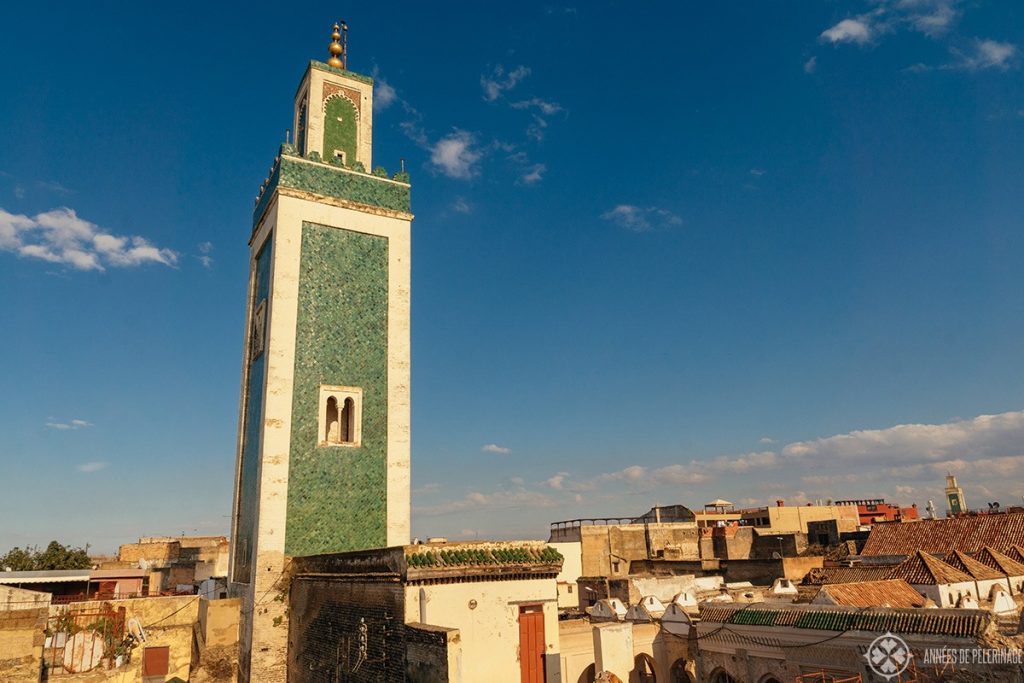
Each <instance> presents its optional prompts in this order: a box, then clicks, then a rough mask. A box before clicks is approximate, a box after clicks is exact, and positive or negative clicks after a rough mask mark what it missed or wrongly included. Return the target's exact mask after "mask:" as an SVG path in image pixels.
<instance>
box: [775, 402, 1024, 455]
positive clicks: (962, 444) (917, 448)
mask: <svg viewBox="0 0 1024 683" xmlns="http://www.w3.org/2000/svg"><path fill="white" fill-rule="evenodd" d="M1022 439H1024V412H1008V413H1001V414H999V415H979V416H978V417H975V418H973V419H971V420H958V421H955V422H947V423H944V424H901V425H895V426H893V427H888V428H886V429H866V430H857V431H852V432H848V433H846V434H837V435H835V436H830V437H827V438H822V439H813V440H810V441H798V442H795V443H791V444H789V445H787V446H786V447H785V448H783V449H782V454H783V455H784V456H785V457H786V458H790V459H799V460H803V461H807V460H815V461H818V462H831V461H834V460H837V459H846V460H855V461H857V462H864V461H865V460H886V459H888V460H890V461H891V462H897V461H899V460H900V459H901V458H916V459H918V460H925V461H928V460H939V459H941V458H949V457H950V456H952V455H956V454H960V453H972V454H974V455H975V456H976V457H981V456H984V455H988V454H992V453H999V452H1002V453H1006V452H1007V451H1008V450H1009V451H1011V452H1012V451H1013V450H1015V449H1016V448H1017V447H1018V445H1019V444H1020V443H1021V441H1022Z"/></svg>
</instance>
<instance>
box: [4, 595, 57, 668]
mask: <svg viewBox="0 0 1024 683" xmlns="http://www.w3.org/2000/svg"><path fill="white" fill-rule="evenodd" d="M48 614H49V606H48V605H45V604H44V605H41V606H32V607H28V608H25V609H5V610H0V674H2V678H0V680H3V681H4V683H37V682H38V681H39V675H40V672H41V671H42V658H43V642H44V639H45V636H44V634H43V629H44V628H46V618H47V615H48Z"/></svg>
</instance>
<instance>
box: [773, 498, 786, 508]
mask: <svg viewBox="0 0 1024 683" xmlns="http://www.w3.org/2000/svg"><path fill="white" fill-rule="evenodd" d="M775 504H776V505H777V506H779V507H780V508H781V507H785V505H786V501H784V500H782V499H781V498H779V499H778V500H777V501H775Z"/></svg>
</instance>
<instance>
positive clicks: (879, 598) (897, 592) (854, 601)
mask: <svg viewBox="0 0 1024 683" xmlns="http://www.w3.org/2000/svg"><path fill="white" fill-rule="evenodd" d="M812 602H814V603H815V604H829V605H847V606H850V607H908V608H909V607H924V605H925V603H926V602H927V600H926V599H925V598H924V597H923V596H922V595H921V594H920V593H918V592H917V591H916V590H914V588H913V587H912V586H911V585H910V584H909V583H907V582H906V581H904V580H903V579H887V580H884V581H863V582H860V583H832V584H827V585H824V586H822V587H821V589H820V590H819V591H818V595H816V596H815V598H814V600H813V601H812Z"/></svg>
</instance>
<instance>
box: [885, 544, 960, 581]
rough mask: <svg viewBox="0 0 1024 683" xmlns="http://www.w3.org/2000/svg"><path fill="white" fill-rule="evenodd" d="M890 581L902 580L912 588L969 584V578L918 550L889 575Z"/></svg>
mask: <svg viewBox="0 0 1024 683" xmlns="http://www.w3.org/2000/svg"><path fill="white" fill-rule="evenodd" d="M889 578H890V579H903V580H904V581H906V582H907V583H909V584H911V585H914V586H939V585H948V584H951V583H970V582H972V581H974V579H972V578H971V577H970V576H968V575H967V574H965V573H963V572H962V571H960V570H959V569H956V568H955V567H950V566H949V565H948V564H946V563H945V562H943V561H942V560H937V559H935V558H934V557H932V556H931V555H929V554H928V553H924V552H921V551H920V550H918V551H917V552H916V553H914V554H913V555H911V556H910V557H908V558H907V559H906V560H904V561H903V563H902V564H900V565H897V566H896V568H895V569H893V570H892V573H891V574H890V575H889Z"/></svg>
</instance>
